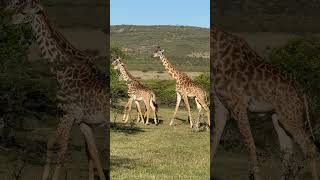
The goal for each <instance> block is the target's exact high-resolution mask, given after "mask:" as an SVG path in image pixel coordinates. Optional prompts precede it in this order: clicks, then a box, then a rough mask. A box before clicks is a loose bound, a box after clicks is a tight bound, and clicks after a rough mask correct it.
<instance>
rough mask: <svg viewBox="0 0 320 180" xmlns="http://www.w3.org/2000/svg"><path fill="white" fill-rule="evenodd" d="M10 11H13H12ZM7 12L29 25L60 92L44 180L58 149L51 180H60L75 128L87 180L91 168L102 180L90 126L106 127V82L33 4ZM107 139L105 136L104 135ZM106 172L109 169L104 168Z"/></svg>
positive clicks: (10, 5)
mask: <svg viewBox="0 0 320 180" xmlns="http://www.w3.org/2000/svg"><path fill="white" fill-rule="evenodd" d="M12 10H13V11H12ZM6 11H7V12H10V11H11V12H13V13H14V14H13V15H12V16H11V23H12V24H30V25H31V27H32V32H33V35H34V36H35V38H36V42H37V43H38V45H39V47H40V50H41V53H42V56H43V57H44V58H45V59H48V60H49V61H50V62H51V65H52V68H51V70H52V73H54V74H55V75H56V79H57V81H58V85H59V89H58V91H57V99H58V101H59V104H58V106H59V107H60V108H61V110H62V111H63V116H62V118H61V119H60V122H59V124H58V128H57V130H56V133H55V135H54V136H53V137H52V138H49V141H48V144H47V159H46V165H45V167H44V172H43V177H42V179H43V180H46V179H48V178H49V172H50V164H51V161H52V160H51V159H52V155H53V146H54V144H55V143H58V145H59V151H58V161H57V163H56V167H55V170H54V174H53V178H52V179H54V180H57V179H59V174H60V171H61V168H62V166H63V164H64V160H65V153H66V151H67V145H68V140H69V137H70V131H71V128H72V126H73V125H74V124H77V125H78V126H79V128H80V130H81V132H82V133H83V135H84V138H85V142H86V150H87V156H88V159H89V179H90V180H93V179H94V174H93V172H94V171H93V169H94V167H95V168H96V169H97V171H98V175H99V178H100V180H105V179H106V176H105V174H104V172H103V169H102V165H101V162H100V158H99V152H98V149H97V147H96V143H95V139H94V136H93V132H92V128H91V126H92V125H105V126H108V120H107V117H106V114H107V110H108V109H107V108H108V106H109V104H108V103H109V101H108V89H107V88H108V86H107V79H106V76H105V75H104V74H102V73H101V72H100V71H99V70H98V69H97V68H96V67H95V65H94V63H93V62H92V60H91V57H90V56H88V55H87V54H85V53H83V52H82V51H80V50H78V49H76V48H75V47H74V46H72V45H71V44H70V43H69V42H68V41H67V40H66V39H65V38H64V37H63V36H62V34H61V33H60V32H59V31H57V30H56V29H55V28H54V26H52V24H51V23H50V22H49V20H48V17H47V15H46V14H45V12H44V10H43V7H42V6H41V5H40V4H39V2H38V1H36V0H26V1H21V0H20V1H19V0H18V1H15V0H13V1H10V2H9V3H8V4H7V8H6ZM106 136H108V133H107V134H106ZM107 168H109V167H107Z"/></svg>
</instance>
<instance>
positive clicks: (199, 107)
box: [194, 98, 202, 128]
mask: <svg viewBox="0 0 320 180" xmlns="http://www.w3.org/2000/svg"><path fill="white" fill-rule="evenodd" d="M194 100H195V101H196V104H197V109H198V118H197V125H196V126H197V128H199V124H200V118H201V112H202V106H201V104H200V103H199V101H198V98H194Z"/></svg>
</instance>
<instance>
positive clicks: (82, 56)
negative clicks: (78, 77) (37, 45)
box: [41, 11, 90, 59]
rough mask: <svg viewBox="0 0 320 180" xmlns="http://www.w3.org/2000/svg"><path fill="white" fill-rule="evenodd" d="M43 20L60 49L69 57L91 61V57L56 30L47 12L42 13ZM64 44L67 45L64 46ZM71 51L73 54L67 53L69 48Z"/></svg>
mask: <svg viewBox="0 0 320 180" xmlns="http://www.w3.org/2000/svg"><path fill="white" fill-rule="evenodd" d="M41 15H42V18H43V20H44V21H45V23H46V25H47V27H48V29H49V31H50V33H51V34H52V35H53V36H52V38H54V39H55V40H56V42H58V43H57V46H58V47H59V48H60V50H61V51H64V52H66V53H67V54H68V55H69V56H72V54H75V55H76V58H78V59H90V55H89V54H88V53H86V52H84V51H82V50H79V49H77V48H76V47H75V46H74V45H73V44H72V43H70V42H69V41H68V40H67V39H66V37H65V36H64V35H63V34H62V33H61V32H60V31H59V30H57V29H56V28H55V26H54V24H53V23H52V21H50V19H49V17H48V15H47V13H46V12H44V11H42V12H41ZM62 43H65V45H63V44H62ZM67 47H68V49H69V50H71V52H69V51H67V49H66V48H67Z"/></svg>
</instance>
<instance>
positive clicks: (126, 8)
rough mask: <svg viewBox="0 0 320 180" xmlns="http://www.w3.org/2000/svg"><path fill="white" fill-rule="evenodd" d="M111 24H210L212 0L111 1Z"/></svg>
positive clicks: (200, 25) (207, 25)
mask: <svg viewBox="0 0 320 180" xmlns="http://www.w3.org/2000/svg"><path fill="white" fill-rule="evenodd" d="M110 6H111V7H110V14H111V25H120V24H130V25H187V26H198V27H206V28H209V27H210V0H111V1H110Z"/></svg>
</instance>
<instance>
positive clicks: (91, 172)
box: [85, 142, 94, 180]
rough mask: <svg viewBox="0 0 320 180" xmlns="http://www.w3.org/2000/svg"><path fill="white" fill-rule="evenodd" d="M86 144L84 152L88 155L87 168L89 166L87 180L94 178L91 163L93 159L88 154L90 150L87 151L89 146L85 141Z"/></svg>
mask: <svg viewBox="0 0 320 180" xmlns="http://www.w3.org/2000/svg"><path fill="white" fill-rule="evenodd" d="M85 144H86V154H87V157H88V168H89V180H94V164H93V159H92V158H91V156H90V152H89V149H88V148H89V147H88V143H87V142H85Z"/></svg>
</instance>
